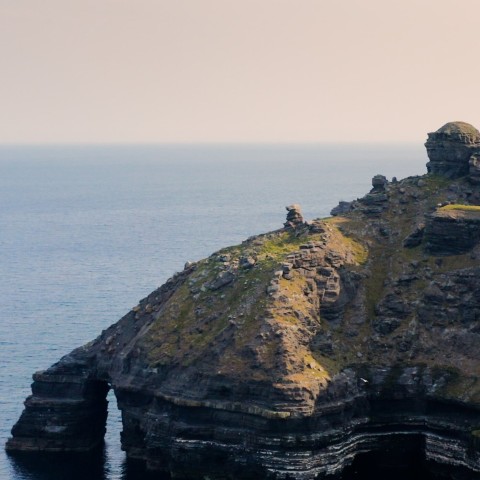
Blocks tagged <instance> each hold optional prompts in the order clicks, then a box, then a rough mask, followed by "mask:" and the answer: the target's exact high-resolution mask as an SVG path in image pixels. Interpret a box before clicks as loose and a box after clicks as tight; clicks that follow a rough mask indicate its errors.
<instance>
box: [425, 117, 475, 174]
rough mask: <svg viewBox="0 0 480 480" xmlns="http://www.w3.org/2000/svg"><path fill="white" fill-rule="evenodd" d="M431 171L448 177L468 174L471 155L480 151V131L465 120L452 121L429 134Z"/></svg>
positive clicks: (429, 167)
mask: <svg viewBox="0 0 480 480" xmlns="http://www.w3.org/2000/svg"><path fill="white" fill-rule="evenodd" d="M425 147H426V148H427V153H428V158H429V159H430V162H428V163H427V170H428V172H429V173H433V174H437V175H442V176H445V177H447V178H459V177H463V176H465V175H467V174H468V171H469V161H470V157H471V156H472V155H473V154H474V153H475V152H478V151H480V132H479V131H478V130H477V129H476V128H475V127H473V126H472V125H470V124H468V123H465V122H450V123H447V124H445V125H444V126H443V127H441V128H439V129H438V130H437V131H436V132H433V133H429V134H428V140H427V141H426V143H425Z"/></svg>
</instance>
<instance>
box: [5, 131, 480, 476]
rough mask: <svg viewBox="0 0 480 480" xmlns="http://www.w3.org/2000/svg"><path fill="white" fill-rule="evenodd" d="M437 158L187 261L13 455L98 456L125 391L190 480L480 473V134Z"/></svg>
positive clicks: (90, 350)
mask: <svg viewBox="0 0 480 480" xmlns="http://www.w3.org/2000/svg"><path fill="white" fill-rule="evenodd" d="M426 147H427V153H428V155H429V159H430V161H429V163H428V164H427V169H428V173H427V174H426V175H423V176H418V177H409V178H406V179H403V180H400V181H396V180H395V181H391V182H390V181H388V179H386V178H385V177H384V176H382V175H376V176H375V177H374V178H373V181H372V190H371V191H370V192H369V193H368V194H366V195H365V196H364V197H363V198H360V199H358V200H355V201H352V202H350V203H346V202H342V203H341V205H339V207H337V208H335V209H334V211H333V213H334V216H332V217H331V218H327V219H322V220H313V221H310V222H307V221H305V220H304V218H303V216H302V214H301V211H300V207H299V206H298V205H291V206H289V207H287V211H288V212H287V220H286V222H285V224H284V226H283V228H280V229H279V230H277V231H273V232H269V233H266V234H262V235H258V236H255V237H252V238H249V239H247V240H246V241H245V242H243V243H242V244H241V245H237V246H233V247H229V248H225V249H223V250H221V251H219V252H216V253H215V254H213V255H212V256H210V257H209V258H207V259H205V260H201V261H199V262H196V263H188V264H186V265H185V269H184V270H183V271H182V272H180V273H178V274H176V275H174V276H173V277H172V278H171V279H170V280H168V281H167V282H166V283H165V284H164V285H163V286H162V287H160V288H158V289H157V290H155V291H154V292H152V293H151V294H150V295H148V296H147V297H146V298H144V299H143V300H142V301H140V303H139V304H138V305H137V306H135V307H134V308H133V309H132V310H131V311H130V312H128V313H127V314H126V315H125V316H124V317H123V318H122V319H120V320H119V321H118V322H117V323H116V324H114V325H112V326H111V327H110V328H108V329H107V330H105V331H103V332H102V333H101V335H100V336H99V337H98V338H97V339H95V340H94V341H92V342H90V343H88V344H87V345H84V346H82V347H80V348H78V349H76V350H74V351H73V352H71V353H70V354H69V355H67V356H65V357H64V358H62V359H61V360H60V361H59V362H58V363H56V364H54V365H53V366H52V367H50V368H49V369H48V370H45V371H41V372H37V373H35V374H34V377H33V378H34V382H33V385H32V395H31V396H29V397H28V398H27V400H26V402H25V410H24V412H23V414H22V416H21V417H20V419H19V420H18V422H17V424H16V425H15V426H14V427H13V429H12V438H11V439H9V441H8V443H7V449H8V450H11V451H49V452H63V451H87V450H90V449H93V448H95V447H96V446H98V445H99V444H100V443H101V442H102V441H103V435H104V432H105V420H106V415H107V402H106V399H105V398H106V394H107V391H108V390H109V389H110V388H111V389H113V390H114V392H115V395H116V398H117V402H118V406H119V408H120V410H121V412H122V421H123V433H122V448H123V449H124V450H125V451H126V452H127V455H128V457H129V458H132V459H139V460H141V461H143V462H145V464H146V466H147V467H148V468H149V469H152V470H162V471H166V472H170V473H171V474H173V475H174V476H175V478H190V477H193V478H199V476H202V475H204V476H209V477H210V478H216V477H217V478H230V477H231V478H242V477H244V478H247V477H248V475H251V474H256V475H263V478H266V477H272V478H293V479H313V478H317V477H318V478H322V477H323V476H325V475H330V474H335V473H340V472H341V471H342V469H343V468H344V467H345V466H346V465H348V464H349V463H351V462H352V461H353V459H354V458H355V456H356V455H358V454H361V453H365V452H371V451H376V450H382V449H388V448H389V449H395V448H404V447H405V446H406V445H409V444H411V445H413V444H415V445H416V448H417V449H419V450H420V453H421V456H422V457H423V458H425V459H426V460H429V461H431V462H432V463H433V464H437V465H443V466H444V467H445V468H447V469H450V468H451V467H461V468H462V471H461V475H462V477H456V475H457V473H455V471H454V470H448V472H449V473H448V475H449V477H445V478H478V477H479V476H480V376H479V375H480V348H479V345H480V206H479V205H480V186H479V184H480V180H479V179H480V167H477V158H480V156H479V155H480V133H479V132H478V130H476V129H475V128H474V127H472V126H471V125H468V124H465V123H463V122H453V123H449V124H447V125H445V126H443V127H442V128H440V129H439V130H438V131H436V132H434V133H430V134H429V136H428V140H427V143H426ZM413 439H414V440H415V442H413ZM439 475H441V474H440V473H439ZM439 478H440V477H439ZM441 478H444V477H441Z"/></svg>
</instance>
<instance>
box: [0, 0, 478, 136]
mask: <svg viewBox="0 0 480 480" xmlns="http://www.w3.org/2000/svg"><path fill="white" fill-rule="evenodd" d="M479 23H480V1H479V0H462V1H461V2H460V1H459V2H454V1H452V0H358V1H357V0H338V1H336V0H0V59H1V71H0V87H1V88H0V143H9V142H10V143H25V142H28V143H32V142H33V143H38V142H42V143H43V142H47V143H52V142H53V143H59V142H61V143H63V142H75V143H88V142H230V141H231V142H278V141H281V142H302V141H308V142H339V141H342V142H343V141H348V142H357V141H368V142H371V141H373V142H382V141H415V142H421V141H424V139H425V138H426V133H427V132H428V131H432V130H435V129H437V128H438V127H440V126H441V125H443V124H444V123H446V122H447V121H451V120H464V121H467V122H470V123H473V124H474V125H476V126H477V127H480V108H479V104H480V94H479V90H480V87H479V85H480V82H479V79H480V58H479V45H480V35H479Z"/></svg>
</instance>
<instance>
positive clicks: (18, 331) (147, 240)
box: [0, 145, 428, 480]
mask: <svg viewBox="0 0 480 480" xmlns="http://www.w3.org/2000/svg"><path fill="white" fill-rule="evenodd" d="M426 162H427V157H426V154H425V151H424V148H423V146H422V145H375V146H373V145H346V146H345V145H322V146H306V145H289V146H274V145H268V146H267V145H250V146H247V145H242V146H234V145H230V146H126V147H119V146H78V147H66V146H56V147H46V146H45V147H0V206H1V208H0V249H1V255H0V272H1V275H0V304H1V306H2V315H1V321H0V366H1V367H2V368H1V372H2V373H1V375H0V419H1V421H0V443H1V445H2V448H1V449H0V479H2V480H3V479H5V480H7V479H8V480H63V479H72V480H75V479H85V478H89V479H90V480H117V479H121V480H134V479H137V478H146V476H145V474H144V473H143V472H141V471H138V470H137V467H136V466H134V465H133V466H132V465H131V464H129V463H127V462H126V460H125V456H124V454H123V452H122V451H121V450H120V438H119V437H120V431H121V422H120V415H119V412H118V411H117V409H116V407H115V399H114V397H113V395H110V396H109V401H110V413H109V418H108V425H107V435H106V439H105V446H104V448H103V450H102V452H100V453H98V454H96V455H92V456H90V457H82V460H81V461H78V460H77V459H76V457H69V456H63V457H62V456H48V455H35V456H32V455H27V456H22V455H20V456H18V455H16V456H8V455H7V454H6V453H5V452H4V450H3V445H4V443H5V441H6V439H7V438H8V436H9V434H10V428H11V427H12V426H13V424H14V423H15V421H16V420H17V418H18V416H19V415H20V413H21V411H22V408H23V404H22V403H23V400H24V399H25V397H26V396H27V395H28V394H29V393H30V383H31V375H32V373H33V372H34V371H36V370H40V369H45V368H47V367H48V366H50V365H51V364H52V363H53V362H55V361H57V360H58V359H59V358H60V357H61V356H63V355H64V354H66V353H68V352H69V351H70V350H72V349H73V348H75V347H77V346H80V345H82V344H84V343H86V342H87V341H89V340H91V339H93V338H95V337H96V336H97V335H98V334H99V333H100V332H101V331H102V330H103V329H105V328H106V327H107V326H109V325H110V324H112V323H114V322H115V321H117V320H118V319H119V318H120V317H121V316H122V315H124V314H125V313H126V312H127V311H128V310H129V309H130V308H131V307H132V306H134V305H136V304H137V302H138V300H139V299H140V298H143V297H144V296H145V295H146V294H148V293H149V292H150V291H152V290H153V289H154V288H156V287H158V286H159V285H161V284H162V283H164V282H165V280H167V278H169V277H170V276H171V275H172V274H173V273H174V272H176V271H179V270H181V269H182V268H183V265H184V263H185V262H186V261H188V260H198V259H200V258H203V257H206V256H208V255H210V254H211V253H213V252H214V251H215V250H217V249H219V248H221V247H224V246H227V245H232V244H236V243H240V242H241V241H242V240H244V239H245V238H247V237H248V236H250V235H253V234H257V233H261V232H265V231H269V230H274V229H277V228H279V227H281V225H282V223H283V222H284V219H285V214H286V211H285V205H288V204H291V203H299V204H300V205H301V206H302V208H303V213H304V216H305V218H307V219H312V218H318V217H324V216H328V215H329V212H330V210H331V208H332V207H334V206H335V205H337V203H338V201H339V200H352V199H355V198H357V197H359V196H363V195H364V194H365V193H367V191H368V190H369V189H370V188H371V185H370V182H371V178H372V177H373V176H374V175H375V174H378V173H380V174H383V175H386V176H387V178H389V179H391V177H392V176H397V177H398V178H404V177H406V176H410V175H420V174H423V173H425V171H426V168H425V163H426ZM364 463H365V462H364ZM375 463H376V462H375V461H373V462H372V461H371V459H370V460H368V461H367V466H368V468H366V467H365V465H364V466H362V461H359V462H356V464H354V465H352V468H350V469H349V471H348V472H346V473H345V475H344V476H343V478H344V480H347V479H362V480H363V479H366V478H368V479H369V480H372V479H374V478H385V477H384V476H383V475H384V474H385V470H383V471H382V470H381V469H380V470H378V471H377V472H376V471H375V470H374V469H372V465H375ZM410 463H411V465H410V467H409V468H410V469H411V470H410V471H403V472H402V475H403V477H402V478H422V479H423V480H426V479H427V478H428V477H427V476H426V474H424V473H422V471H421V469H420V467H418V468H417V467H416V466H415V465H416V463H415V461H413V463H412V462H410ZM412 465H413V466H412ZM412 469H413V470H412ZM397 474H398V472H396V473H395V472H393V473H392V472H390V474H389V476H390V479H391V480H393V479H394V478H397V477H395V475H397ZM375 475H377V476H375ZM415 475H417V476H415ZM418 475H421V476H418ZM422 475H423V476H422ZM155 478H159V477H158V476H157V477H155ZM398 478H400V477H398Z"/></svg>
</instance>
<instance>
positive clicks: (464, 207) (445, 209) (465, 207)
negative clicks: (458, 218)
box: [439, 203, 480, 213]
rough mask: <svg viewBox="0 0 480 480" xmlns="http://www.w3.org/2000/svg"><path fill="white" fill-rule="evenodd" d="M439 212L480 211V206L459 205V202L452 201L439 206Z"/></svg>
mask: <svg viewBox="0 0 480 480" xmlns="http://www.w3.org/2000/svg"><path fill="white" fill-rule="evenodd" d="M439 210H440V211H441V212H448V211H452V210H458V211H462V212H477V213H480V206H478V205H461V204H460V203H453V204H449V205H445V206H443V207H441V208H439Z"/></svg>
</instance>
